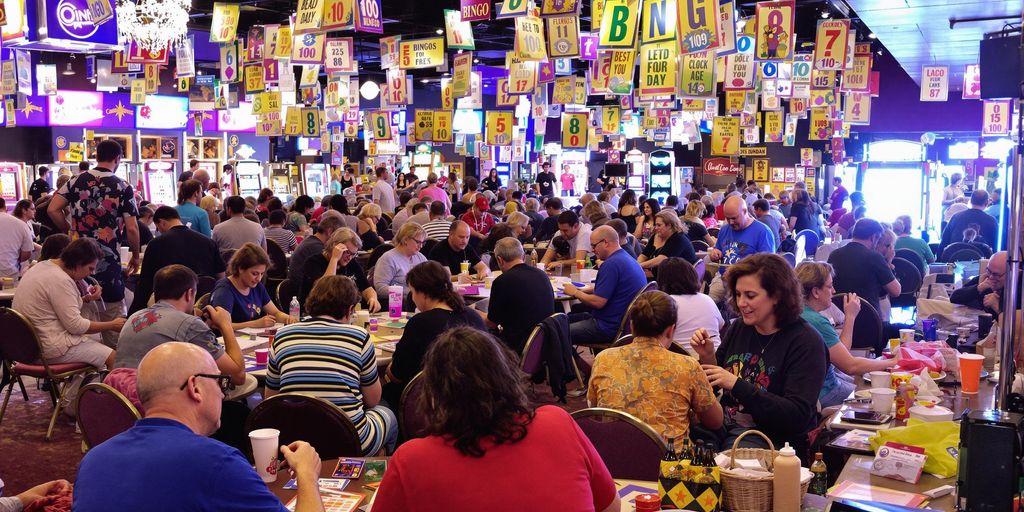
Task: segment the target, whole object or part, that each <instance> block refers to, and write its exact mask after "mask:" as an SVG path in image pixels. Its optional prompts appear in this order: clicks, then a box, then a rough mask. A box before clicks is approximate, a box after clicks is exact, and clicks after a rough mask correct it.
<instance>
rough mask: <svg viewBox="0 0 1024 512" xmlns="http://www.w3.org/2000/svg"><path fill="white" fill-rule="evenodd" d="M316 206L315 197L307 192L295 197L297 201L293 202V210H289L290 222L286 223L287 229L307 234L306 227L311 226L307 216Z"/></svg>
mask: <svg viewBox="0 0 1024 512" xmlns="http://www.w3.org/2000/svg"><path fill="white" fill-rule="evenodd" d="M314 206H316V203H315V202H313V198H312V197H309V196H307V195H305V194H303V195H301V196H299V197H297V198H295V202H294V203H292V211H290V212H288V223H287V224H285V229H287V230H289V231H293V232H295V233H296V234H299V235H303V234H305V233H306V228H307V227H308V226H309V220H308V218H307V217H306V216H307V215H308V214H309V211H310V210H312V209H313V207H314Z"/></svg>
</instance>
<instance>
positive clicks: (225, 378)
mask: <svg viewBox="0 0 1024 512" xmlns="http://www.w3.org/2000/svg"><path fill="white" fill-rule="evenodd" d="M193 377H194V378H199V377H202V378H204V379H213V380H216V381H217V385H218V386H220V390H221V392H223V393H224V394H225V395H226V394H227V393H228V391H230V390H232V389H234V387H235V386H234V384H231V376H230V375H220V374H217V373H195V374H192V375H190V376H189V377H188V379H186V380H185V383H184V384H182V385H181V387H180V388H178V390H179V391H184V390H185V386H188V383H189V381H190V380H192V378H193Z"/></svg>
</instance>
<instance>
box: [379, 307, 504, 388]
mask: <svg viewBox="0 0 1024 512" xmlns="http://www.w3.org/2000/svg"><path fill="white" fill-rule="evenodd" d="M460 325H468V326H470V327H476V328H477V329H480V330H481V331H486V330H487V327H486V326H484V323H483V320H480V315H478V314H476V313H475V312H472V311H469V310H463V311H462V312H461V313H455V312H453V311H449V310H447V309H440V308H437V309H431V310H430V311H424V312H422V313H417V314H415V315H413V316H412V318H410V319H409V322H408V323H407V324H406V325H405V330H404V331H402V339H400V340H398V344H397V345H396V346H395V354H394V356H393V357H392V359H391V373H393V374H394V375H395V377H398V378H399V379H401V380H402V382H403V384H402V386H403V387H404V383H405V382H409V381H410V380H412V378H413V377H415V376H416V374H417V373H419V372H420V370H422V369H423V358H424V356H426V354H427V349H429V348H430V346H431V345H432V344H433V343H434V340H435V339H437V336H438V335H439V334H441V333H442V332H444V331H447V330H448V329H451V328H452V327H458V326H460Z"/></svg>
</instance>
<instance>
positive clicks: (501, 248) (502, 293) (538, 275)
mask: <svg viewBox="0 0 1024 512" xmlns="http://www.w3.org/2000/svg"><path fill="white" fill-rule="evenodd" d="M494 257H495V259H497V260H498V268H500V269H501V275H500V276H498V278H497V279H495V280H494V284H492V285H491V300H490V303H489V304H488V306H487V317H486V321H487V326H488V327H490V328H492V329H494V328H498V327H500V328H501V334H500V335H499V337H500V338H501V341H503V342H505V344H506V345H508V347H509V348H511V349H512V350H513V351H514V352H515V353H516V354H520V353H522V352H523V346H524V345H526V338H527V337H529V336H530V332H531V331H533V328H534V326H536V325H537V324H539V323H540V322H541V320H544V319H545V318H547V317H549V316H551V315H552V314H553V313H554V312H555V292H554V290H553V289H552V288H551V280H550V279H548V276H547V274H545V273H544V272H543V271H541V270H540V269H538V268H536V267H531V266H530V265H527V264H526V263H524V262H523V257H524V252H523V246H522V244H520V243H519V240H516V239H515V238H512V237H507V238H502V239H501V240H498V243H497V245H495V247H494Z"/></svg>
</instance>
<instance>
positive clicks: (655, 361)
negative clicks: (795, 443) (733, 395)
mask: <svg viewBox="0 0 1024 512" xmlns="http://www.w3.org/2000/svg"><path fill="white" fill-rule="evenodd" d="M673 259H674V260H677V261H682V260H679V259H678V258H673ZM682 263H683V264H684V265H687V263H686V262H682ZM713 305H714V304H712V306H713ZM629 311H630V313H629V320H630V322H632V325H633V343H630V344H629V345H625V346H622V347H617V348H610V349H608V350H604V351H602V352H601V353H599V354H598V355H597V357H596V358H595V359H594V368H593V372H592V373H591V374H590V386H589V387H588V389H587V402H588V403H589V404H590V405H591V406H592V407H607V408H609V409H615V410H619V411H623V412H628V413H630V414H632V415H634V416H637V417H638V418H640V419H641V420H643V421H644V422H645V423H647V424H648V425H650V426H651V427H653V428H654V431H655V432H657V433H659V434H661V435H662V436H664V437H665V438H666V439H667V438H670V437H674V438H676V439H680V440H681V439H683V438H686V437H687V436H688V435H689V431H690V416H691V414H692V415H693V416H694V417H695V418H697V419H698V420H699V421H700V423H701V424H702V425H703V426H704V427H705V428H707V429H711V430H717V429H719V428H721V426H722V406H721V404H719V403H718V400H717V399H716V398H715V393H714V391H713V390H712V389H711V385H710V384H708V378H707V377H706V376H704V371H703V370H701V367H700V363H698V362H697V360H695V359H694V358H692V357H690V356H684V355H682V354H675V353H672V352H670V351H669V350H668V347H669V346H670V345H671V344H672V340H673V336H674V335H675V331H676V321H675V318H676V314H677V308H676V303H675V301H674V300H672V298H671V297H669V296H668V295H667V294H665V293H663V292H659V291H654V292H646V293H644V294H643V295H641V296H640V297H638V298H637V299H636V302H635V303H634V304H633V307H631V308H630V310H629ZM678 313H680V314H682V313H683V312H682V311H681V310H680V311H678Z"/></svg>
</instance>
